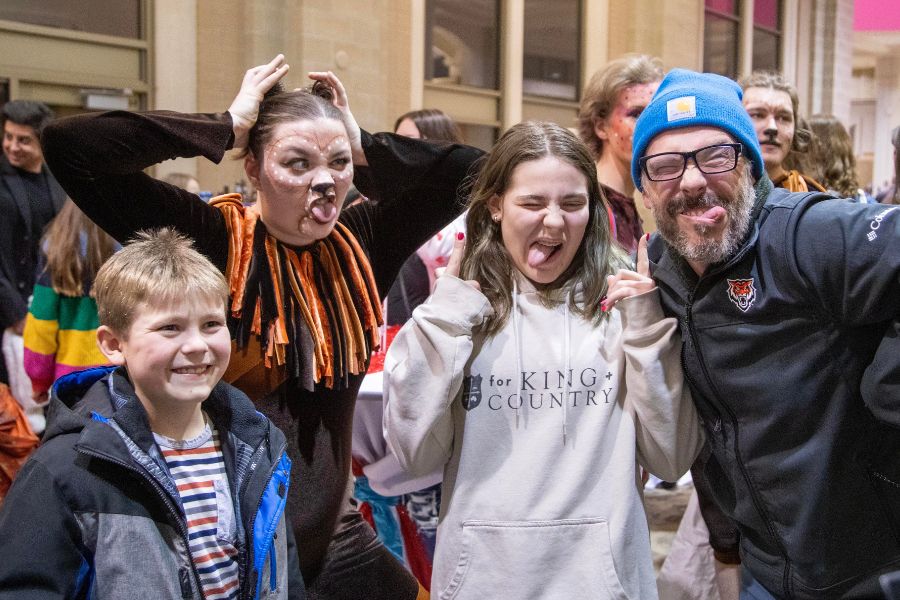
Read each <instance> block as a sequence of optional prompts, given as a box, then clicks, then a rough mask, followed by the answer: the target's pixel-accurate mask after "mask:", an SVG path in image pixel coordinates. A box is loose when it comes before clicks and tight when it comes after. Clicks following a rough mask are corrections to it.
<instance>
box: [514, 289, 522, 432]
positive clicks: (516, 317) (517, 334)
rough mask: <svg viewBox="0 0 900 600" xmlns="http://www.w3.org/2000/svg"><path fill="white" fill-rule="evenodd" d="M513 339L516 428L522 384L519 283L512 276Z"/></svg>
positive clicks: (517, 425) (520, 404)
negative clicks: (515, 375) (516, 377)
mask: <svg viewBox="0 0 900 600" xmlns="http://www.w3.org/2000/svg"><path fill="white" fill-rule="evenodd" d="M512 313H513V339H514V341H515V344H516V374H517V375H518V381H517V382H516V429H518V428H519V407H521V406H522V392H521V390H522V386H523V385H524V383H523V381H522V378H523V377H524V372H523V371H522V340H521V332H520V331H519V284H518V282H517V281H516V278H515V277H513V311H512Z"/></svg>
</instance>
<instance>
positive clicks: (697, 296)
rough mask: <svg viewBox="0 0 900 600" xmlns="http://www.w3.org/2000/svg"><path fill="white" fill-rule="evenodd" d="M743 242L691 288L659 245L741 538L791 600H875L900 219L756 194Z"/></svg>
mask: <svg viewBox="0 0 900 600" xmlns="http://www.w3.org/2000/svg"><path fill="white" fill-rule="evenodd" d="M753 216H754V222H753V224H752V227H751V231H750V233H749V237H748V239H747V240H746V241H745V243H744V244H743V246H742V248H741V249H740V250H739V251H738V252H737V253H736V255H735V256H734V257H733V258H732V259H730V260H729V261H727V262H726V263H725V264H721V265H716V266H712V267H710V268H709V269H708V270H707V272H706V273H705V274H704V275H703V276H702V277H700V278H697V277H696V275H694V273H693V271H691V269H690V267H688V266H687V265H686V263H685V262H684V261H683V260H682V259H680V258H679V257H677V256H676V255H675V253H674V252H673V251H672V250H671V248H669V247H668V246H667V244H665V242H664V241H663V240H662V239H661V238H660V237H659V236H655V237H654V238H653V240H652V241H651V244H650V261H651V269H652V272H653V276H654V278H655V279H656V280H657V282H658V285H659V287H660V291H661V293H662V299H663V308H664V310H665V311H666V312H667V313H668V314H669V315H671V316H675V317H677V318H678V319H679V321H680V322H681V324H682V336H683V338H684V342H683V344H684V345H683V351H682V359H683V363H684V369H685V373H686V377H687V379H688V381H689V383H690V385H691V391H692V393H693V396H694V401H695V402H696V403H697V407H698V410H699V411H700V414H701V418H702V419H703V421H704V425H705V428H706V432H707V436H708V443H709V446H710V448H711V450H712V455H713V456H712V458H711V459H710V461H709V463H708V464H707V466H706V470H705V476H706V477H707V478H708V480H709V483H710V486H711V487H712V489H713V492H714V496H715V500H716V501H717V503H718V504H719V505H720V507H721V508H722V509H723V510H724V511H725V513H726V514H728V515H729V516H730V517H731V518H732V519H734V521H735V522H736V523H737V524H738V527H739V529H740V532H741V537H742V542H741V554H742V559H743V563H744V566H745V568H748V569H749V570H750V572H751V573H752V574H753V576H754V577H755V578H756V579H757V580H758V581H759V582H760V583H762V584H763V585H764V586H765V587H766V588H767V589H768V590H769V591H770V592H772V593H773V594H774V595H776V596H778V597H785V598H843V597H847V598H851V597H873V596H872V595H870V594H873V595H874V597H879V596H878V595H877V594H878V592H877V591H876V590H877V581H876V576H877V574H879V573H883V572H887V571H892V570H895V569H900V383H898V382H900V336H898V334H900V324H898V323H900V207H894V208H893V209H892V208H890V207H885V206H879V205H860V204H856V203H853V202H850V201H847V200H835V199H833V198H831V197H830V196H827V195H825V194H818V193H813V194H790V193H788V192H786V191H784V190H780V189H779V190H772V187H771V183H770V182H769V181H768V179H766V178H763V180H761V181H760V183H759V184H758V185H757V203H756V207H755V210H754V214H753Z"/></svg>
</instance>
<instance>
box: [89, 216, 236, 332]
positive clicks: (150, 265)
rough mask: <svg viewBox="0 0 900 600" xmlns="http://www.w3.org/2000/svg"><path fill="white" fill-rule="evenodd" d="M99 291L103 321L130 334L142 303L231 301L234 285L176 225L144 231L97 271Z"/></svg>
mask: <svg viewBox="0 0 900 600" xmlns="http://www.w3.org/2000/svg"><path fill="white" fill-rule="evenodd" d="M93 295H94V298H95V299H96V301H97V313H98V317H99V319H100V324H101V325H106V326H107V327H109V328H110V329H112V330H113V331H115V332H117V333H119V334H121V335H126V334H127V333H128V329H129V328H130V327H131V324H132V322H133V321H134V318H135V314H136V307H137V306H139V305H140V304H146V305H150V306H160V305H164V304H167V303H173V302H180V301H185V300H187V301H193V300H196V299H197V298H204V299H209V300H213V301H221V302H222V305H223V308H224V307H227V303H228V283H227V282H226V281H225V277H224V276H223V275H222V273H221V272H220V271H219V270H218V269H217V268H216V267H215V266H213V264H212V263H211V262H210V261H209V259H208V258H206V257H205V256H203V255H202V254H200V253H199V252H197V250H195V249H194V245H193V242H192V241H191V240H190V238H188V237H187V236H185V235H182V234H180V233H178V232H177V231H175V230H174V229H172V228H169V227H166V228H163V229H158V230H154V231H141V232H138V233H137V234H136V235H135V237H134V239H133V240H132V241H131V242H130V243H128V245H126V246H125V247H124V248H123V249H122V250H120V251H119V252H118V253H116V254H114V255H113V256H112V257H111V258H110V259H109V260H107V261H106V263H104V265H103V266H102V267H101V268H100V270H99V271H98V272H97V279H96V280H94V288H93Z"/></svg>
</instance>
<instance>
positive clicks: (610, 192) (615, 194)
mask: <svg viewBox="0 0 900 600" xmlns="http://www.w3.org/2000/svg"><path fill="white" fill-rule="evenodd" d="M662 77H663V68H662V62H661V61H660V60H659V59H658V58H654V57H651V56H647V55H645V54H628V55H625V56H623V57H621V58H618V59H616V60H613V61H610V62H609V63H608V64H607V65H606V66H605V67H603V68H602V69H600V70H599V71H597V72H596V73H594V75H593V76H592V77H591V80H590V81H589V82H588V84H587V86H586V87H585V88H584V95H583V97H582V100H581V108H580V109H579V111H578V134H579V136H580V137H581V141H582V142H584V143H585V144H587V146H588V148H590V150H591V153H592V154H593V156H594V160H595V162H596V165H597V179H598V181H599V182H600V187H601V188H602V190H603V195H604V196H605V197H606V202H607V204H608V205H609V207H610V209H611V210H612V213H613V217H614V219H615V236H616V240H617V241H618V242H619V244H621V245H622V247H623V248H625V249H626V250H627V251H629V252H635V251H636V250H637V243H638V240H639V239H641V236H642V235H644V228H643V224H642V223H641V217H640V215H638V212H637V207H636V206H635V204H634V198H633V195H634V184H632V182H631V176H630V175H629V171H630V169H631V139H632V136H633V134H634V124H635V122H636V121H637V118H638V117H639V116H640V114H641V111H643V110H644V107H645V106H647V104H648V103H649V102H650V98H652V97H653V92H655V91H656V88H657V86H658V85H659V82H660V80H661V79H662Z"/></svg>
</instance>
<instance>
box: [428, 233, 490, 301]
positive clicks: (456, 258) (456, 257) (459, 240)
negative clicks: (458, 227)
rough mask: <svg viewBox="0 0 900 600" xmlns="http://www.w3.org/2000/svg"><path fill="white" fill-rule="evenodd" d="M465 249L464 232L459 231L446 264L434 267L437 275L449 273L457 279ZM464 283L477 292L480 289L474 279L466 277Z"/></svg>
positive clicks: (442, 275)
mask: <svg viewBox="0 0 900 600" xmlns="http://www.w3.org/2000/svg"><path fill="white" fill-rule="evenodd" d="M465 251H466V234H464V233H463V232H462V231H460V232H459V233H457V234H456V239H455V240H453V251H452V252H451V253H450V259H449V260H448V261H447V266H446V267H444V268H442V269H435V273H436V274H437V276H438V277H444V276H445V275H450V276H452V277H456V278H457V279H458V278H459V271H460V267H461V266H462V259H463V253H464V252H465ZM464 283H465V284H466V285H469V286H471V287H473V288H475V289H476V290H478V291H479V292H480V291H481V285H480V284H479V283H478V282H477V281H475V280H474V279H466V280H465V281H464Z"/></svg>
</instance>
